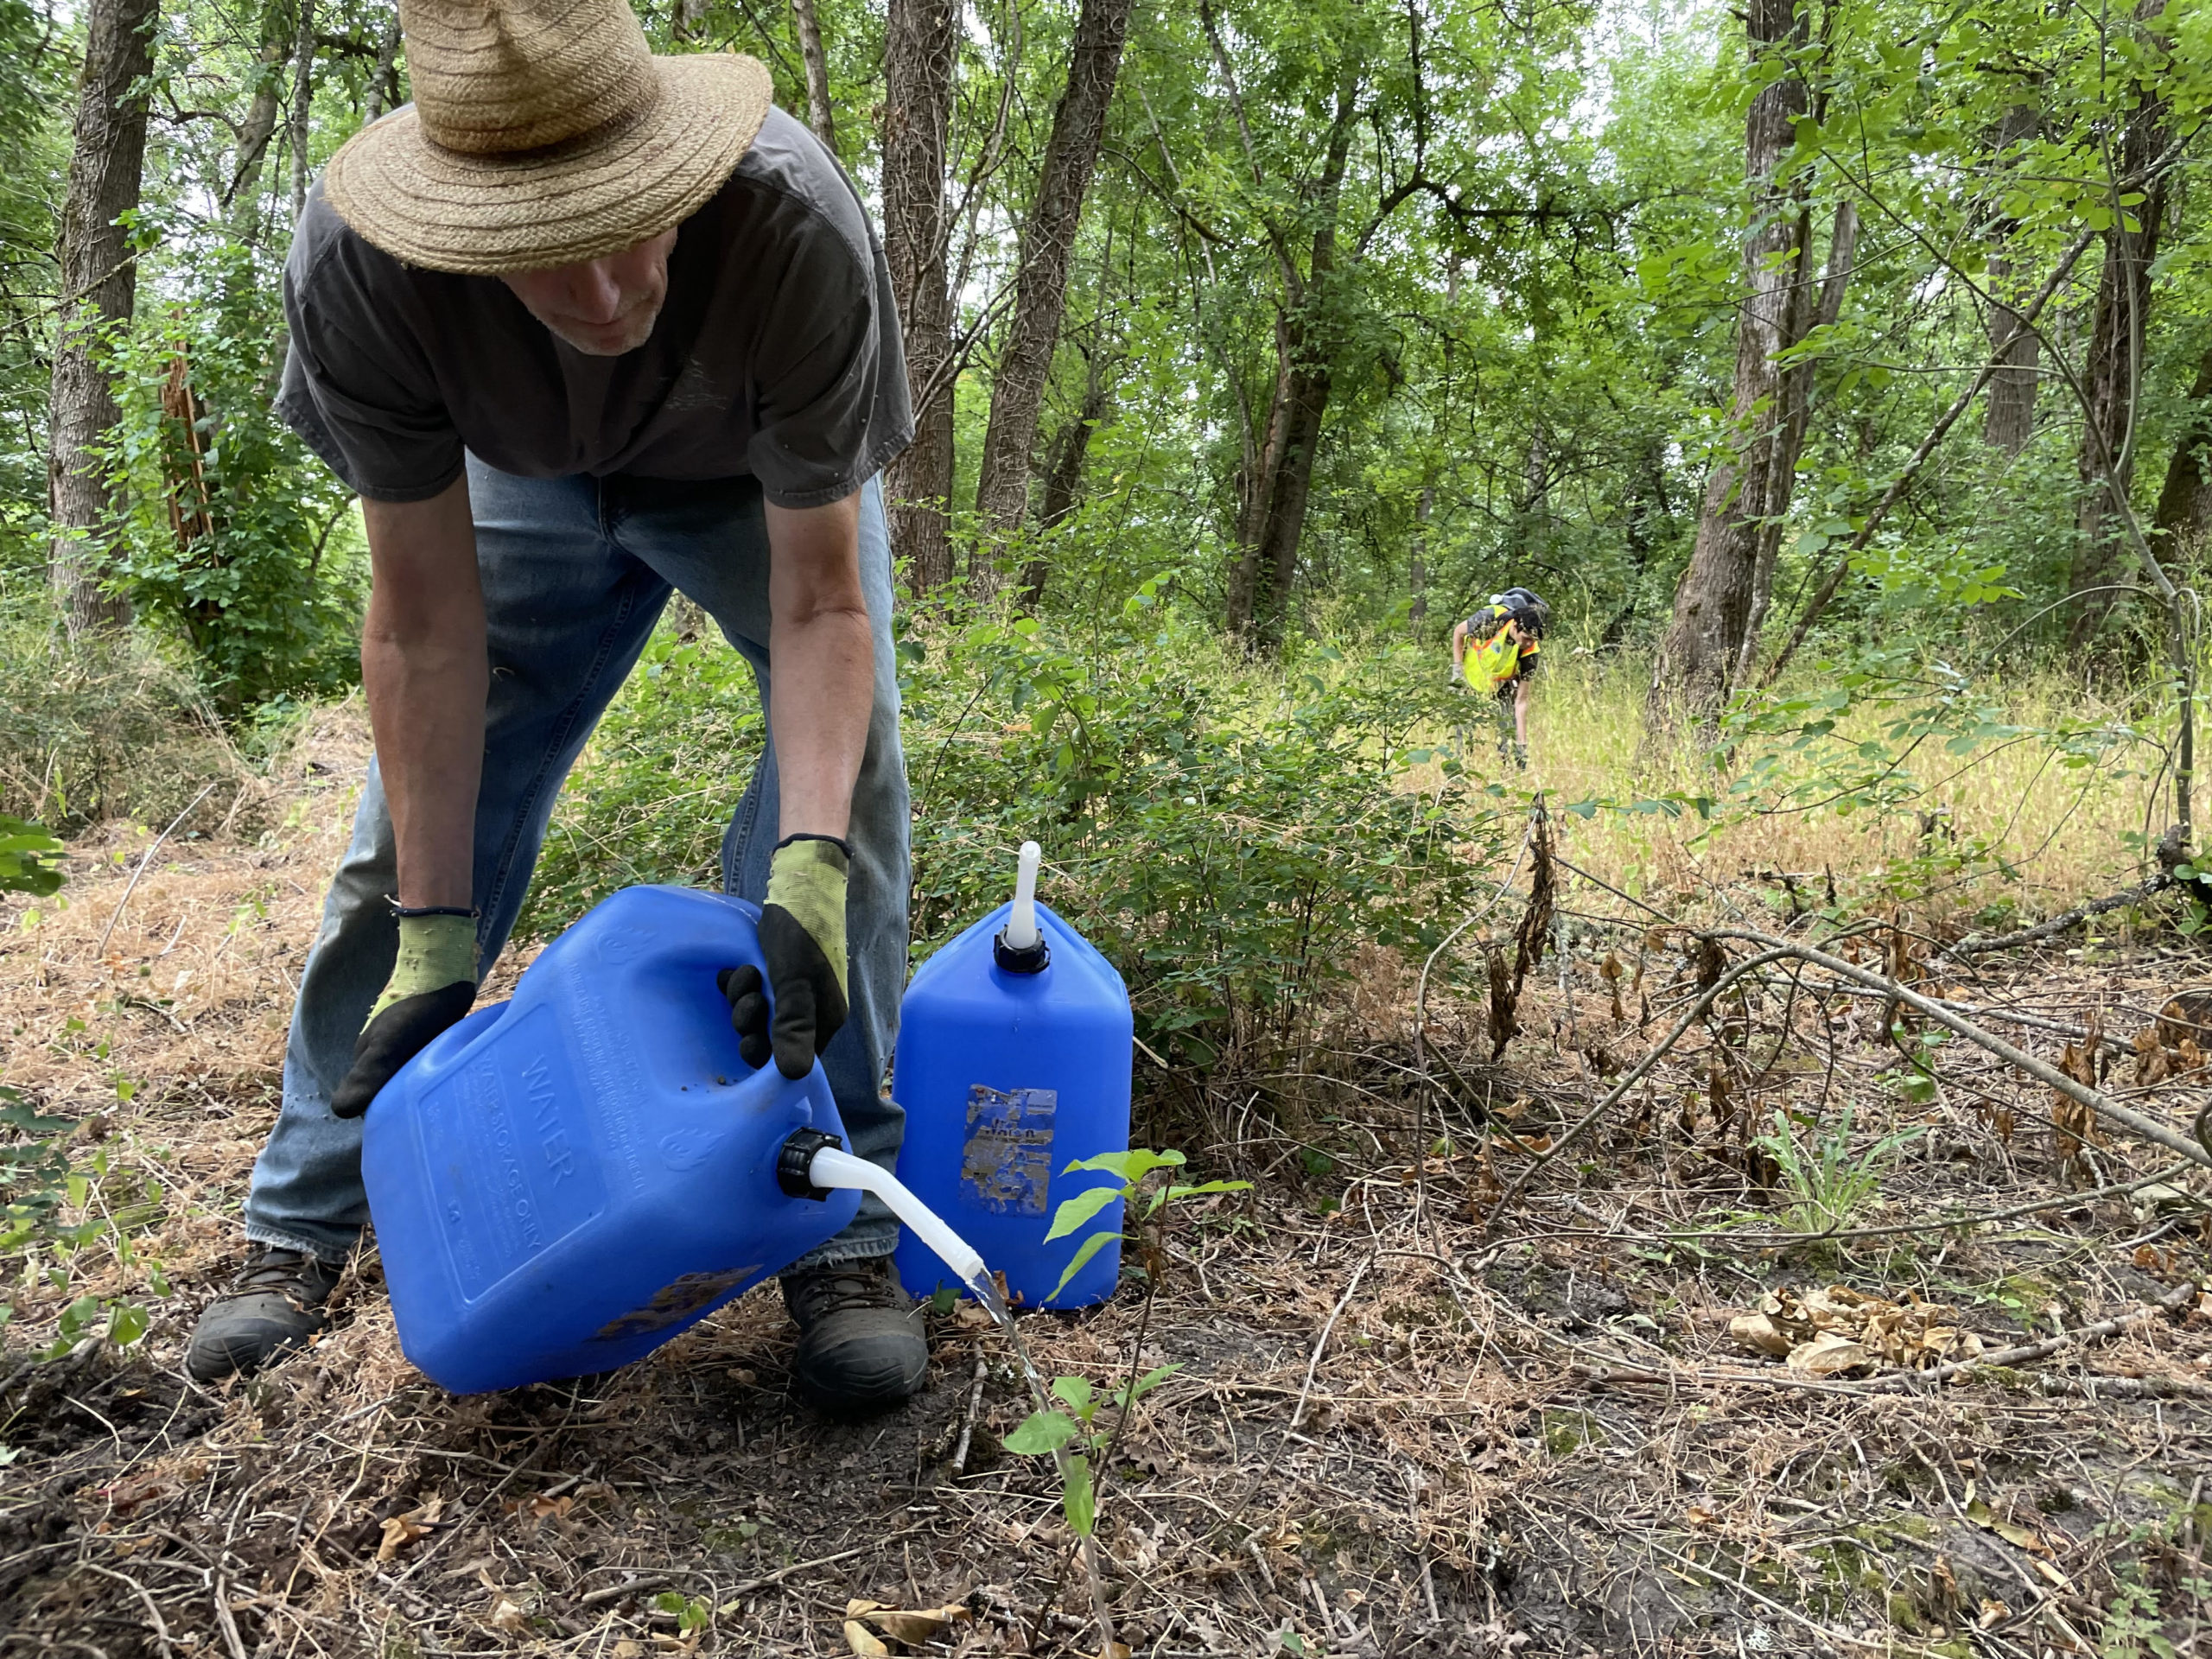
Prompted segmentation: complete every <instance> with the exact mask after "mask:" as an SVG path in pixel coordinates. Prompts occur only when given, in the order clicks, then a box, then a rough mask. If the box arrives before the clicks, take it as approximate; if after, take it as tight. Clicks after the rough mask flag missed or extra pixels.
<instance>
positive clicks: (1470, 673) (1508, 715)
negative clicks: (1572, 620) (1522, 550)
mask: <svg viewBox="0 0 2212 1659" xmlns="http://www.w3.org/2000/svg"><path fill="white" fill-rule="evenodd" d="M1519 591H1521V590H1516V594H1518V592H1519ZM1515 596H1516V595H1515V594H1508V595H1501V596H1500V598H1498V599H1495V600H1492V601H1491V603H1489V604H1488V605H1485V606H1484V607H1483V608H1482V609H1481V610H1479V611H1478V612H1476V613H1475V614H1474V615H1472V616H1471V617H1469V618H1468V619H1467V620H1465V621H1464V622H1461V623H1459V624H1457V625H1456V626H1453V628H1452V677H1453V678H1454V679H1458V680H1464V681H1465V683H1466V684H1467V686H1468V688H1469V689H1470V690H1473V691H1476V692H1478V693H1483V692H1487V693H1488V694H1489V695H1490V696H1491V699H1492V702H1491V712H1492V715H1493V718H1494V719H1495V720H1496V721H1497V749H1498V753H1500V754H1504V753H1509V752H1510V753H1511V754H1512V756H1513V761H1514V764H1515V765H1516V766H1522V767H1526V766H1528V764H1529V681H1530V679H1531V677H1533V676H1534V675H1535V671H1536V664H1537V659H1538V657H1539V655H1540V654H1541V652H1542V650H1543V645H1542V643H1541V638H1542V633H1543V612H1542V608H1541V606H1540V605H1536V604H1522V605H1517V606H1516V605H1514V604H1512V603H1510V600H1511V599H1512V598H1513V597H1515Z"/></svg>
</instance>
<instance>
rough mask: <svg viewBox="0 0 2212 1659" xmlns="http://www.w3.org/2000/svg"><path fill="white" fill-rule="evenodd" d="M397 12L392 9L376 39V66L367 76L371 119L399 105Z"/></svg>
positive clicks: (367, 112) (369, 116) (368, 113)
mask: <svg viewBox="0 0 2212 1659" xmlns="http://www.w3.org/2000/svg"><path fill="white" fill-rule="evenodd" d="M399 101H400V99H399V13H398V12H397V10H394V11H393V12H392V14H391V19H390V21H389V22H386V23H385V26H384V34H383V35H382V36H381V38H379V39H378V41H377V67H376V68H375V70H374V71H373V72H372V73H371V74H370V76H369V99H368V107H367V109H366V111H365V114H366V115H367V117H368V118H369V119H370V120H372V121H373V120H375V119H376V118H378V117H379V116H381V115H382V114H383V113H384V112H385V111H386V110H390V109H396V108H397V107H398V105H399Z"/></svg>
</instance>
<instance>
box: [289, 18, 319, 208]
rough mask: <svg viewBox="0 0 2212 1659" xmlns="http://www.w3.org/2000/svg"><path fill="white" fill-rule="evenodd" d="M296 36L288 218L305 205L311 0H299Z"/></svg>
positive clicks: (311, 88) (311, 94)
mask: <svg viewBox="0 0 2212 1659" xmlns="http://www.w3.org/2000/svg"><path fill="white" fill-rule="evenodd" d="M299 7H300V39H299V44H298V45H297V46H296V47H295V48H293V49H292V222H293V223H294V224H295V225H296V224H298V223H299V222H300V215H301V214H302V213H304V212H306V211H307V205H308V137H310V135H311V132H312V130H313V129H312V126H311V124H310V118H311V117H312V116H313V114H314V113H315V0H299Z"/></svg>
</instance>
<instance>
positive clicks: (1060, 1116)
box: [891, 842, 1135, 1307]
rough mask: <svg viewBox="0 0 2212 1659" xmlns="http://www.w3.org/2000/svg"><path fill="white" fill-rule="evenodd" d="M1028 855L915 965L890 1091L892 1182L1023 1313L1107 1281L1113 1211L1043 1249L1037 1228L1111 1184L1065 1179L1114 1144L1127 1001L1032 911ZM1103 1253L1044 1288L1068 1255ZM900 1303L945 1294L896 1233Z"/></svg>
mask: <svg viewBox="0 0 2212 1659" xmlns="http://www.w3.org/2000/svg"><path fill="white" fill-rule="evenodd" d="M1038 856H1039V855H1038V848H1037V843H1036V842H1024V843H1023V844H1022V848H1021V858H1020V876H1019V879H1018V880H1017V883H1016V886H1015V889H1014V902H1013V903H1012V904H1009V905H1002V906H1000V907H999V908H998V909H996V910H995V911H993V912H991V913H990V914H989V915H988V916H986V917H984V918H982V920H981V921H979V922H977V923H976V925H974V926H973V927H970V928H969V929H968V931H966V932H964V933H963V934H961V935H960V936H959V937H958V938H956V939H954V940H952V941H951V942H950V944H946V945H945V946H944V949H942V950H939V951H938V953H937V954H936V955H935V956H933V957H931V958H930V959H929V960H928V961H927V962H925V963H923V964H922V966H921V968H920V969H919V971H918V972H917V973H916V974H915V976H914V982H913V983H912V985H910V986H908V987H907V988H906V1001H904V1002H903V1003H902V1004H901V1005H900V1009H899V1047H898V1053H897V1057H896V1058H894V1060H893V1063H892V1070H891V1092H892V1094H893V1096H896V1097H897V1099H898V1101H899V1104H900V1105H902V1106H904V1107H905V1108H906V1141H905V1143H904V1145H903V1146H902V1147H901V1148H900V1150H899V1179H900V1180H901V1181H902V1182H904V1183H905V1184H906V1185H907V1186H908V1187H909V1188H910V1189H912V1192H913V1193H914V1195H915V1196H916V1197H917V1198H920V1199H921V1201H922V1202H923V1203H924V1204H925V1205H928V1206H929V1207H930V1208H931V1210H934V1211H936V1212H937V1213H938V1215H939V1216H941V1217H944V1219H945V1220H946V1221H947V1222H949V1223H950V1224H951V1225H952V1227H953V1229H954V1230H956V1231H957V1232H958V1233H959V1234H960V1236H962V1237H963V1238H964V1239H966V1240H967V1241H968V1242H969V1243H970V1244H972V1245H974V1246H975V1247H976V1249H978V1250H979V1251H981V1252H982V1256H983V1259H984V1260H985V1261H986V1262H989V1263H990V1264H991V1266H992V1267H994V1268H998V1269H1000V1270H1001V1271H1002V1272H1004V1274H1006V1283H1007V1292H1008V1294H1010V1295H1011V1296H1012V1297H1013V1298H1014V1300H1017V1301H1019V1302H1021V1303H1024V1304H1027V1306H1031V1307H1040V1306H1052V1307H1081V1306H1086V1305H1088V1304H1090V1303H1092V1302H1099V1301H1103V1300H1105V1299H1106V1298H1107V1297H1109V1296H1110V1295H1112V1294H1114V1287H1115V1285H1116V1282H1117V1281H1118V1280H1119V1278H1120V1274H1121V1265H1122V1252H1121V1243H1120V1239H1119V1236H1118V1235H1119V1234H1120V1231H1121V1227H1122V1206H1121V1205H1120V1203H1119V1202H1118V1201H1117V1202H1116V1203H1114V1204H1112V1205H1109V1206H1107V1208H1105V1209H1104V1210H1102V1211H1099V1213H1098V1214H1097V1216H1096V1217H1094V1218H1093V1219H1092V1220H1091V1221H1090V1222H1088V1223H1087V1224H1084V1226H1083V1227H1081V1228H1080V1229H1078V1230H1077V1231H1076V1232H1075V1233H1074V1234H1073V1235H1071V1236H1068V1237H1065V1238H1058V1239H1054V1240H1053V1241H1052V1242H1051V1243H1046V1240H1045V1235H1046V1233H1047V1232H1048V1231H1050V1230H1051V1229H1052V1213H1053V1211H1056V1210H1057V1209H1058V1208H1059V1206H1060V1205H1062V1204H1064V1203H1065V1202H1066V1201H1067V1200H1068V1199H1070V1198H1074V1197H1075V1196H1076V1195H1077V1193H1079V1192H1086V1191H1088V1190H1090V1188H1093V1187H1098V1186H1110V1185H1114V1178H1113V1177H1111V1176H1110V1175H1104V1174H1098V1173H1077V1174H1074V1175H1070V1174H1067V1173H1065V1172H1066V1170H1067V1166H1068V1165H1069V1164H1071V1163H1072V1162H1074V1161H1076V1160H1078V1159H1084V1158H1095V1157H1096V1156H1097V1155H1098V1154H1101V1153H1107V1152H1123V1151H1126V1150H1128V1144H1129V1063H1130V1055H1131V1053H1132V1052H1133V1043H1134V1039H1135V1024H1134V1022H1133V1020H1132V1019H1131V1017H1130V1013H1129V994H1128V990H1127V989H1126V988H1124V987H1123V985H1122V976H1120V975H1119V974H1117V973H1116V972H1115V971H1114V968H1113V964H1112V963H1109V962H1108V961H1107V960H1106V958H1105V957H1102V956H1100V955H1099V954H1098V952H1097V951H1096V950H1093V949H1092V948H1091V946H1090V942H1089V941H1088V940H1086V939H1085V938H1084V937H1083V936H1082V935H1081V934H1080V933H1078V932H1077V931H1075V929H1073V928H1072V927H1070V926H1069V925H1067V924H1066V923H1065V922H1064V921H1062V920H1061V919H1060V918H1058V916H1055V915H1054V914H1053V913H1052V912H1051V911H1050V910H1048V909H1047V908H1046V906H1043V905H1040V904H1038V903H1037V902H1036V901H1035V898H1034V893H1035V890H1036V880H1037V863H1038ZM1102 1228H1107V1229H1111V1230H1113V1232H1114V1233H1115V1234H1116V1239H1115V1242H1114V1243H1111V1244H1109V1245H1108V1246H1107V1247H1106V1248H1105V1249H1102V1250H1100V1251H1099V1252H1098V1253H1097V1254H1096V1255H1094V1256H1092V1257H1091V1258H1090V1261H1089V1262H1085V1263H1084V1266H1083V1268H1082V1270H1081V1271H1080V1272H1079V1273H1077V1274H1076V1275H1075V1276H1074V1278H1073V1279H1071V1281H1069V1283H1068V1285H1067V1287H1066V1288H1065V1290H1062V1291H1060V1293H1059V1294H1058V1295H1054V1294H1053V1289H1054V1287H1055V1286H1057V1285H1058V1283H1059V1280H1060V1274H1061V1273H1062V1272H1063V1271H1064V1270H1065V1268H1067V1266H1068V1264H1069V1262H1071V1261H1072V1260H1073V1259H1074V1257H1075V1254H1076V1251H1077V1248H1078V1247H1079V1246H1080V1245H1081V1243H1082V1242H1083V1241H1084V1239H1085V1238H1087V1237H1089V1236H1090V1235H1091V1234H1093V1233H1095V1232H1096V1231H1098V1230H1100V1229H1102ZM893 1262H894V1264H895V1266H896V1267H897V1268H898V1272H899V1281H900V1283H902V1284H903V1285H905V1287H906V1290H907V1292H908V1293H909V1294H912V1295H915V1296H927V1295H930V1294H932V1293H933V1292H935V1291H937V1290H938V1289H939V1288H940V1287H950V1288H952V1289H956V1290H957V1289H959V1288H960V1283H959V1281H958V1280H957V1278H956V1277H955V1276H954V1275H953V1274H950V1273H949V1272H947V1271H946V1269H945V1268H944V1264H943V1263H942V1262H939V1261H938V1258H937V1255H936V1254H935V1253H934V1252H933V1251H931V1249H929V1247H928V1246H926V1245H925V1244H924V1243H921V1241H920V1240H918V1238H916V1237H915V1236H914V1235H913V1234H912V1232H911V1231H909V1230H901V1231H900V1233H899V1248H898V1252H897V1254H896V1255H894V1256H893Z"/></svg>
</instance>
